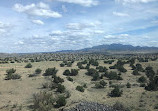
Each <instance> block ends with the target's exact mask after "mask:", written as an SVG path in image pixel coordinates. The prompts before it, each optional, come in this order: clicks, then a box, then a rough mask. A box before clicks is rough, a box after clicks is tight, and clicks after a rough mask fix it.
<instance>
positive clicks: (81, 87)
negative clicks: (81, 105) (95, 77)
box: [76, 86, 84, 92]
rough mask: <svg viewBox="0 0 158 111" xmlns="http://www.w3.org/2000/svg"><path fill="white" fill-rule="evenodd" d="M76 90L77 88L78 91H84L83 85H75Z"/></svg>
mask: <svg viewBox="0 0 158 111" xmlns="http://www.w3.org/2000/svg"><path fill="white" fill-rule="evenodd" d="M76 90H78V91H80V92H84V87H83V86H77V87H76Z"/></svg>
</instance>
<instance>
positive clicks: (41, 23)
mask: <svg viewBox="0 0 158 111" xmlns="http://www.w3.org/2000/svg"><path fill="white" fill-rule="evenodd" d="M32 22H33V23H35V24H38V25H44V22H43V21H41V20H32Z"/></svg>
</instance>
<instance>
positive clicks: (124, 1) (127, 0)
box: [115, 0, 157, 5]
mask: <svg viewBox="0 0 158 111" xmlns="http://www.w3.org/2000/svg"><path fill="white" fill-rule="evenodd" d="M115 1H116V2H120V3H122V4H123V5H126V4H131V3H148V2H154V1H157V0H115Z"/></svg>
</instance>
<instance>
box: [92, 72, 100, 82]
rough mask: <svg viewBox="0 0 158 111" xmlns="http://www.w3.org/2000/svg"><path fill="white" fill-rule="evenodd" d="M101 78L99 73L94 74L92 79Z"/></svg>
mask: <svg viewBox="0 0 158 111" xmlns="http://www.w3.org/2000/svg"><path fill="white" fill-rule="evenodd" d="M96 80H99V73H96V74H93V78H92V81H96Z"/></svg>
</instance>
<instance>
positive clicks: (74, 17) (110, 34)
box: [0, 0, 158, 53]
mask: <svg viewBox="0 0 158 111" xmlns="http://www.w3.org/2000/svg"><path fill="white" fill-rule="evenodd" d="M0 39H1V40H0V52H7V53H18V52H20V53H24V52H25V53H27V52H49V51H50V52H52V51H58V50H76V49H82V48H87V47H92V46H96V45H102V44H111V43H121V44H131V45H134V46H137V45H139V46H156V47H158V0H0Z"/></svg>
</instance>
